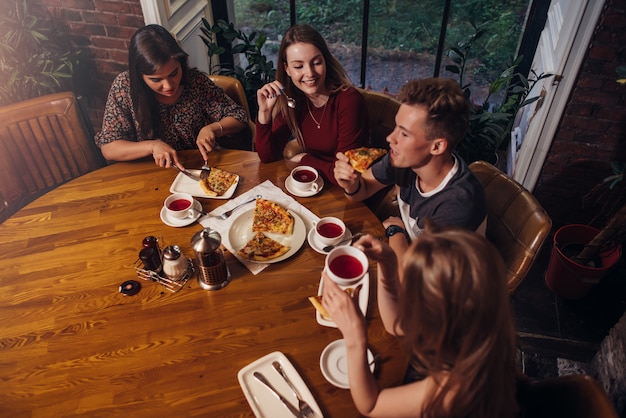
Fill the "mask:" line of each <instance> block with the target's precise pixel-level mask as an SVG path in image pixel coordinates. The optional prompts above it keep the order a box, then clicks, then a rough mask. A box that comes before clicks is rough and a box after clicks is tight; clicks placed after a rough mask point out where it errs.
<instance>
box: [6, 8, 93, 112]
mask: <svg viewBox="0 0 626 418" xmlns="http://www.w3.org/2000/svg"><path fill="white" fill-rule="evenodd" d="M29 4H30V2H29V1H28V0H4V1H3V2H2V3H0V105H7V104H10V103H15V102H18V101H21V100H25V99H29V98H32V97H37V96H42V95H44V94H49V93H54V92H57V91H62V90H69V89H70V84H71V83H70V82H71V78H72V76H73V75H74V71H75V65H76V64H77V63H78V59H79V56H80V54H81V51H80V50H79V49H76V48H74V47H73V46H72V44H71V42H68V39H67V37H65V38H63V37H61V36H60V35H59V33H60V32H61V31H59V28H58V25H57V24H56V22H55V21H54V20H53V19H52V18H51V17H49V16H45V15H43V14H38V13H34V12H33V11H31V8H30V6H29Z"/></svg>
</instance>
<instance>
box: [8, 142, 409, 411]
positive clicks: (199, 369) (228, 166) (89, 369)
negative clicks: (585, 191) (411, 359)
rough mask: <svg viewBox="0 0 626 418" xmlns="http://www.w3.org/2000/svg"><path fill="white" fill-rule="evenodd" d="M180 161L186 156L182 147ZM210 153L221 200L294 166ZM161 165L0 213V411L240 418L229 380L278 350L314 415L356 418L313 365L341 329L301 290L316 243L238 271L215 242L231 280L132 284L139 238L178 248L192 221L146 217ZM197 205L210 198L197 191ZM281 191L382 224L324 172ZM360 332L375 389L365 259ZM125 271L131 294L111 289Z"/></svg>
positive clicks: (108, 171)
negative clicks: (228, 185) (303, 193)
mask: <svg viewBox="0 0 626 418" xmlns="http://www.w3.org/2000/svg"><path fill="white" fill-rule="evenodd" d="M181 155H182V157H181V158H182V161H183V164H185V166H186V167H188V168H197V167H199V166H200V165H201V159H200V155H199V153H198V152H192V151H187V152H183V153H182V154H181ZM210 164H211V165H213V166H216V167H219V168H221V169H224V170H227V171H230V172H233V173H236V174H238V175H239V176H240V182H239V184H238V186H237V189H236V192H235V194H234V196H233V197H237V196H239V195H240V194H242V193H244V192H246V191H248V190H249V189H251V188H253V187H254V186H256V185H258V184H260V183H262V182H263V181H265V180H268V179H269V180H270V181H272V182H273V183H274V184H275V185H276V186H278V187H280V188H281V189H283V190H284V191H286V188H285V184H284V181H285V178H286V177H287V176H288V173H289V172H290V170H291V169H292V168H293V167H295V164H294V163H290V162H287V161H277V162H274V163H269V164H263V163H261V162H260V161H259V159H258V157H257V154H256V153H254V152H247V151H239V150H226V149H223V150H219V151H217V152H215V153H213V154H211V160H210ZM176 175H177V173H176V171H175V170H171V169H162V168H159V167H157V166H156V165H155V164H154V162H153V161H136V162H119V163H114V164H111V165H109V166H107V167H105V168H102V169H100V170H97V171H94V172H92V173H89V174H87V175H84V176H82V177H80V178H77V179H75V180H73V181H70V182H68V183H66V184H64V185H62V186H60V187H58V188H57V189H55V190H53V191H51V192H49V193H48V194H46V195H44V196H42V197H41V198H39V199H37V200H36V201H34V202H32V203H31V204H29V205H28V206H26V207H24V208H23V209H22V210H20V211H19V212H17V213H16V214H15V215H13V216H12V217H11V218H9V219H8V220H7V221H5V222H4V223H3V224H1V225H0V323H1V324H2V325H1V326H0V327H1V332H0V416H7V417H9V416H10V417H13V416H16V417H21V416H24V417H31V416H32V417H40V416H41V417H43V416H46V417H48V416H49V417H52V416H54V417H61V416H63V417H66V416H81V415H82V416H89V417H110V416H121V415H124V416H133V417H148V416H150V417H155V416H164V417H165V416H167V417H171V416H211V417H218V416H219V417H225V416H246V417H247V416H254V413H253V410H252V409H251V407H250V405H249V404H248V402H247V400H246V397H245V395H244V392H243V391H242V388H241V387H240V384H239V381H238V379H237V373H238V371H239V370H240V369H242V368H243V367H245V366H246V365H248V364H250V363H251V362H254V361H255V360H257V359H259V358H261V357H263V356H265V355H267V354H269V353H272V352H276V351H279V352H281V353H283V354H284V355H285V356H286V357H287V358H288V359H289V361H290V362H291V363H292V364H293V366H294V367H295V369H296V370H297V372H298V373H299V375H300V376H301V377H302V379H303V380H304V382H305V383H306V385H307V386H308V388H309V390H310V391H311V393H312V395H313V396H314V398H315V400H316V402H317V404H318V405H319V406H320V408H321V410H322V412H323V414H324V415H325V416H327V417H350V416H358V415H359V414H358V412H357V411H356V409H355V407H354V404H353V402H352V399H351V397H350V392H349V390H345V389H340V388H337V387H335V386H333V385H331V384H330V383H328V382H327V380H326V379H325V378H324V376H323V375H322V373H321V371H320V364H319V361H320V354H321V353H322V351H323V350H324V348H325V347H326V346H327V345H328V344H329V343H331V342H332V341H334V340H337V339H340V338H341V333H340V332H339V331H338V330H337V329H336V328H330V327H325V326H321V325H319V324H318V323H317V322H316V320H315V311H314V309H313V307H312V306H311V304H310V303H309V302H308V300H307V297H308V296H311V295H314V294H316V293H317V290H318V285H319V280H320V273H321V270H322V268H323V266H324V257H325V256H324V255H323V254H319V253H317V252H316V251H314V250H313V249H312V248H311V247H310V246H309V244H308V243H307V242H306V241H305V243H304V245H303V246H302V248H301V249H300V250H299V251H298V252H296V253H295V254H294V255H293V256H292V257H290V258H289V259H287V260H284V261H281V262H278V263H274V264H271V265H270V266H269V267H267V268H266V269H265V270H263V271H262V272H260V273H259V274H257V275H253V274H251V273H250V272H249V271H248V269H246V268H245V267H244V266H243V265H242V264H241V263H240V262H239V261H237V260H236V259H235V258H234V257H233V256H232V254H230V253H228V252H226V254H225V256H226V260H227V265H228V268H229V269H230V272H231V274H232V281H231V282H230V284H229V285H228V286H226V287H225V288H223V289H220V290H216V291H208V290H204V289H202V288H201V287H200V286H199V285H198V283H197V281H196V280H195V277H194V278H193V279H192V280H190V281H189V282H188V283H187V284H186V285H185V286H184V287H183V288H182V289H181V290H180V291H178V292H175V293H174V292H170V291H168V290H167V289H166V288H165V287H163V286H162V285H160V284H158V283H155V282H151V281H144V280H140V279H138V277H137V274H136V271H135V270H134V267H133V266H134V263H135V261H136V260H137V257H138V253H139V250H140V249H141V243H142V240H143V238H144V237H146V236H149V235H154V236H157V237H161V239H162V243H163V244H165V245H170V244H177V245H179V246H180V247H181V249H182V251H183V253H184V255H185V256H187V257H190V258H193V250H192V249H191V243H190V240H191V237H192V236H193V234H195V233H196V232H197V231H199V230H201V229H202V226H201V225H200V224H199V223H197V222H194V223H192V224H190V225H188V226H184V227H180V228H174V227H170V226H167V225H165V224H164V223H163V222H162V221H161V219H160V216H159V212H160V210H161V207H162V205H163V201H164V199H165V198H166V197H167V196H168V195H169V194H170V192H169V188H170V185H171V184H172V182H173V180H174V179H175V177H176ZM198 200H199V201H200V202H201V203H202V205H203V207H204V209H205V210H207V211H210V210H213V209H215V208H217V207H218V206H220V205H222V204H224V203H225V202H226V201H225V200H217V199H209V198H199V199H198ZM296 200H297V201H299V202H300V203H301V204H303V205H304V206H306V207H307V208H308V209H310V210H311V211H312V212H313V213H314V214H316V215H318V216H320V217H323V216H336V217H339V218H341V219H343V220H344V221H345V223H346V225H347V226H348V228H349V229H350V230H351V231H352V232H358V231H363V232H367V233H372V234H374V235H378V236H383V235H384V230H383V228H382V225H381V224H380V222H379V221H378V219H377V218H376V217H375V216H374V215H373V214H372V212H371V211H370V210H369V209H368V208H367V206H365V205H364V204H362V203H359V202H350V201H348V200H347V199H346V198H345V197H344V196H343V193H342V191H341V190H340V189H339V188H338V187H336V186H334V185H331V184H328V183H327V184H326V185H325V186H324V188H323V189H322V190H321V192H320V193H319V194H317V195H315V196H312V197H306V198H303V197H296ZM370 277H371V279H372V280H370V299H369V309H368V315H367V316H368V336H369V344H370V347H371V349H372V351H373V352H374V353H377V354H379V355H380V356H381V360H380V361H379V362H378V365H377V370H376V372H375V375H376V376H377V378H378V381H379V384H380V385H381V387H387V386H392V385H396V384H399V383H400V382H401V380H402V377H403V374H404V370H405V368H406V364H407V363H406V355H404V354H402V352H403V351H402V348H401V345H400V343H399V341H398V340H397V339H396V338H395V337H393V336H391V335H388V334H387V333H386V332H385V331H384V329H383V325H382V322H381V320H380V317H379V314H378V309H377V307H376V292H375V290H376V285H375V278H376V268H375V265H374V264H371V265H370ZM126 280H137V281H139V282H140V283H141V285H142V288H141V291H140V292H139V293H138V294H136V295H134V296H124V295H122V294H121V293H120V292H119V286H120V284H121V283H122V282H124V281H126Z"/></svg>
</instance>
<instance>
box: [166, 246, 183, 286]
mask: <svg viewBox="0 0 626 418" xmlns="http://www.w3.org/2000/svg"><path fill="white" fill-rule="evenodd" d="M186 271H187V259H186V258H185V256H184V255H183V253H182V251H181V249H180V247H179V246H178V245H169V246H167V247H165V249H163V274H165V276H166V277H167V278H168V279H171V280H180V279H182V278H183V276H184V275H185V272H186Z"/></svg>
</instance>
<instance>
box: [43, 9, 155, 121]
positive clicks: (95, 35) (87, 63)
mask: <svg viewBox="0 0 626 418" xmlns="http://www.w3.org/2000/svg"><path fill="white" fill-rule="evenodd" d="M32 4H33V5H40V6H42V7H44V8H45V9H47V10H48V12H49V13H50V14H51V15H52V16H54V17H55V18H56V19H58V20H59V21H61V22H63V23H64V25H65V27H66V30H67V31H68V33H67V35H68V37H71V39H72V41H73V42H75V43H76V44H77V45H78V46H80V47H81V48H82V49H83V51H84V53H85V56H84V58H83V63H82V64H81V71H80V74H78V77H77V86H76V91H77V93H78V94H81V95H82V96H84V97H85V98H86V103H87V106H88V108H89V109H88V110H89V114H90V119H91V120H92V122H93V124H94V127H95V128H96V129H99V128H100V126H101V124H102V109H103V108H104V103H105V101H106V97H107V93H108V91H109V87H111V82H112V81H113V79H114V78H115V76H116V75H117V74H119V73H120V72H122V71H124V70H126V69H127V67H128V43H129V41H130V38H131V36H132V34H133V33H135V31H136V30H137V29H138V28H140V27H142V26H144V19H143V13H142V10H141V4H140V0H33V1H32Z"/></svg>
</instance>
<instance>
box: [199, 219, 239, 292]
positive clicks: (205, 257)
mask: <svg viewBox="0 0 626 418" xmlns="http://www.w3.org/2000/svg"><path fill="white" fill-rule="evenodd" d="M221 243H222V237H221V235H220V234H219V232H217V231H216V230H215V229H211V228H204V229H203V230H201V231H198V232H196V233H195V234H194V235H193V237H192V238H191V248H193V251H194V252H195V255H196V264H197V265H198V284H199V285H200V287H201V288H203V289H205V290H218V289H221V288H223V287H225V286H226V285H228V283H230V277H231V276H230V271H229V270H228V266H227V265H226V260H224V253H223V252H222V249H221V248H220V244H221Z"/></svg>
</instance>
